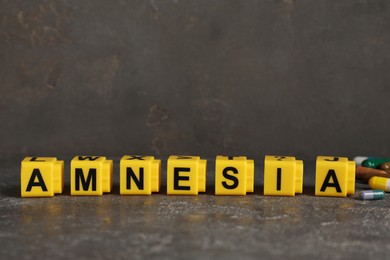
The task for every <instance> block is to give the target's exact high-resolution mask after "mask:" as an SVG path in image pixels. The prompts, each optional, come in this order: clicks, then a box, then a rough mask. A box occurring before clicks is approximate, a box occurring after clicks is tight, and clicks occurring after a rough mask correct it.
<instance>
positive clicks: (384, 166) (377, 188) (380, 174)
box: [354, 156, 390, 200]
mask: <svg viewBox="0 0 390 260" xmlns="http://www.w3.org/2000/svg"><path fill="white" fill-rule="evenodd" d="M354 161H355V162H356V179H357V180H360V181H362V182H365V183H368V186H369V187H370V188H371V190H364V191H361V192H359V194H358V198H359V199H361V200H380V199H383V198H384V196H385V195H384V194H385V192H390V159H389V158H375V157H362V156H357V157H355V158H354Z"/></svg>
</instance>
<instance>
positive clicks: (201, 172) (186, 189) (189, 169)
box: [167, 155, 206, 195]
mask: <svg viewBox="0 0 390 260" xmlns="http://www.w3.org/2000/svg"><path fill="white" fill-rule="evenodd" d="M205 191H206V160H202V159H200V157H199V156H176V155H172V156H169V158H168V167H167V194H169V195H198V192H205Z"/></svg>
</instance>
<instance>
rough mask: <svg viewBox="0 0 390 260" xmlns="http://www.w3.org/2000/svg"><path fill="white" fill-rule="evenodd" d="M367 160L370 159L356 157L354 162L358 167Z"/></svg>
mask: <svg viewBox="0 0 390 260" xmlns="http://www.w3.org/2000/svg"><path fill="white" fill-rule="evenodd" d="M367 159H368V157H366V156H355V157H354V158H353V160H354V161H355V163H356V166H360V165H362V162H363V161H364V160H367Z"/></svg>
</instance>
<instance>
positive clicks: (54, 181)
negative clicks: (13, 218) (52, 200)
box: [20, 157, 64, 197]
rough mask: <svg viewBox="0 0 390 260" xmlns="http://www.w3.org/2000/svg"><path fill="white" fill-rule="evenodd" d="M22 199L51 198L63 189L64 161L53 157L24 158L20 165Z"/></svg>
mask: <svg viewBox="0 0 390 260" xmlns="http://www.w3.org/2000/svg"><path fill="white" fill-rule="evenodd" d="M21 164H22V165H21V171H20V189H21V196H22V197H52V196H54V194H55V193H62V190H63V188H64V161H58V160H57V158H55V157H26V158H24V160H23V161H22V163H21Z"/></svg>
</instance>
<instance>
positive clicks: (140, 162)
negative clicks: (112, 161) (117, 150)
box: [119, 155, 161, 195]
mask: <svg viewBox="0 0 390 260" xmlns="http://www.w3.org/2000/svg"><path fill="white" fill-rule="evenodd" d="M160 173H161V160H156V159H154V157H153V156H139V155H125V156H123V157H122V159H121V161H120V177H119V178H120V194H121V195H151V194H152V192H158V191H159V190H160Z"/></svg>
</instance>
